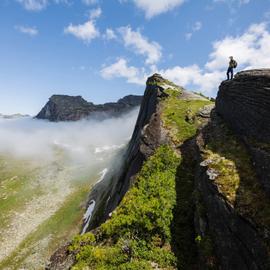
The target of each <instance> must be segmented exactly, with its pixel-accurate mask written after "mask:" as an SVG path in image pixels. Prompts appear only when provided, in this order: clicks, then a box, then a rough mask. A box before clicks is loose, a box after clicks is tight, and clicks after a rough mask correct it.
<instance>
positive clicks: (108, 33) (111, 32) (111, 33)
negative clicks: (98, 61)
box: [103, 28, 117, 40]
mask: <svg viewBox="0 0 270 270" xmlns="http://www.w3.org/2000/svg"><path fill="white" fill-rule="evenodd" d="M103 37H104V38H105V39H107V40H112V39H117V36H116V34H115V32H114V30H113V29H111V28H107V29H106V31H105V33H104V35H103Z"/></svg>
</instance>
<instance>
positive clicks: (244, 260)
mask: <svg viewBox="0 0 270 270" xmlns="http://www.w3.org/2000/svg"><path fill="white" fill-rule="evenodd" d="M269 75H270V70H263V72H261V71H260V70H256V71H245V72H242V73H240V74H238V75H236V77H235V79H234V80H231V81H226V82H223V83H222V84H221V86H220V89H219V94H218V97H217V100H216V104H214V103H213V102H212V101H210V100H208V99H206V98H202V97H200V96H199V95H198V96H194V95H192V97H190V96H189V95H186V91H185V90H184V89H183V88H182V87H179V86H176V85H175V84H173V83H171V82H169V81H168V80H166V79H163V78H162V77H161V76H160V75H158V74H154V75H153V76H151V77H150V78H149V79H148V80H147V85H146V90H145V94H144V99H143V101H142V105H141V109H140V113H139V116H138V120H137V124H136V126H135V129H134V133H133V136H132V138H131V141H130V143H129V145H128V147H127V149H126V151H125V153H124V154H123V161H122V162H121V164H120V165H119V166H118V168H117V169H116V170H114V171H111V172H110V173H108V174H107V175H106V176H105V178H104V179H103V181H102V182H101V183H99V184H98V185H96V186H95V187H94V188H93V189H92V191H91V192H90V195H89V204H91V202H93V201H94V202H95V208H94V210H93V212H92V218H91V220H90V222H89V226H88V229H87V230H86V231H88V233H86V234H84V235H81V236H76V237H75V238H74V239H73V240H72V241H71V242H70V243H68V244H67V245H66V246H63V247H62V248H60V249H59V250H58V251H56V253H55V254H53V255H52V257H51V263H50V264H49V265H48V267H47V269H51V270H53V269H57V270H60V269H70V268H71V267H74V269H85V268H87V267H88V268H90V269H115V270H116V269H134V270H139V269H147V270H150V269H168V270H169V269H170V270H171V269H224V270H227V269H228V270H230V269H243V270H250V269H256V270H257V269H258V270H259V269H260V270H267V269H269V268H270V256H269V250H270V244H269V243H270V239H269V235H270V221H269V217H270V212H269V211H270V210H269V209H270V200H269V196H268V195H267V188H268V181H267V180H268V179H267V177H266V178H263V177H262V174H261V170H262V168H263V169H265V171H267V169H268V167H267V166H266V167H265V165H264V166H263V164H264V163H265V162H266V163H267V157H268V153H269V152H267V151H268V150H269V147H268V144H267V143H268V141H266V142H265V141H264V145H263V146H262V145H261V143H260V140H258V141H256V143H259V146H258V145H257V144H255V146H256V147H257V148H256V149H257V150H258V151H260V153H262V154H261V155H258V151H257V152H256V151H255V152H254V141H250V140H246V137H249V136H250V135H252V136H251V137H253V138H254V134H255V137H256V133H259V132H260V131H259V130H257V129H256V127H254V128H253V129H249V128H252V126H249V125H247V126H246V127H248V128H244V131H243V127H245V125H246V124H248V123H250V122H249V120H250V117H244V118H243V119H242V118H241V117H242V116H241V114H245V112H246V114H247V115H248V113H249V110H252V111H253V112H254V113H253V114H254V119H257V120H256V121H259V120H261V119H262V118H263V119H268V116H270V110H269V107H268V106H267V102H268V101H266V103H265V107H264V109H265V110H264V114H261V113H260V112H261V109H262V108H261V107H262V106H261V105H260V102H255V101H258V99H260V100H263V97H264V98H267V96H268V94H269V93H270V91H269V90H270V76H269ZM254 76H255V78H254ZM241 78H245V79H244V81H242V79H241ZM250 87H251V88H250ZM251 90H252V91H251ZM241 96H242V100H243V101H246V102H248V101H253V102H251V104H253V107H249V106H241V107H240V105H241V98H240V97H241ZM238 97H239V99H237V98H238ZM232 104H233V105H232ZM247 104H249V103H247ZM254 104H255V105H254ZM214 105H215V106H214ZM231 106H234V107H233V108H234V110H231V108H232V107H231ZM237 110H238V111H237ZM265 114H266V115H265ZM252 121H253V120H252ZM269 124H270V123H269V122H267V121H266V122H265V125H266V126H267V127H266V130H267V129H268V128H269ZM239 128H240V129H241V132H239ZM258 138H261V137H260V136H259V134H258ZM266 150H267V151H266ZM254 161H255V162H254ZM84 225H85V224H84ZM100 254H101V255H100Z"/></svg>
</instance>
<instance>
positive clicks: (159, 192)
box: [70, 146, 179, 270]
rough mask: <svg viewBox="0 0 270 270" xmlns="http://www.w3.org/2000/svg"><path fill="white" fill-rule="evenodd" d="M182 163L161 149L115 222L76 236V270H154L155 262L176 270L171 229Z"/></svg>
mask: <svg viewBox="0 0 270 270" xmlns="http://www.w3.org/2000/svg"><path fill="white" fill-rule="evenodd" d="M178 164H179V157H177V156H176V155H175V154H174V152H173V150H172V149H171V148H170V147H168V146H161V147H160V148H159V149H158V150H157V151H156V153H155V154H154V155H153V156H152V157H151V158H149V160H147V161H146V162H145V164H144V166H143V168H142V170H141V171H140V173H139V175H138V176H137V180H136V182H135V184H134V186H133V187H132V188H131V189H130V190H129V191H128V193H127V194H126V196H125V197H124V199H123V200H122V202H121V204H120V205H119V207H118V208H117V210H116V211H114V213H113V215H112V217H111V219H110V220H108V221H107V222H106V223H104V224H103V225H101V227H100V228H99V232H98V234H97V236H94V235H93V234H92V233H88V234H86V235H83V236H77V237H76V238H75V239H74V241H73V243H72V245H71V246H70V251H72V252H74V253H75V254H76V260H77V262H76V264H75V266H74V267H73V270H75V269H84V267H86V266H89V267H90V269H110V270H113V269H115V270H116V269H132V270H135V269H138V270H141V269H152V268H151V263H152V264H155V265H157V266H159V267H162V268H164V269H174V268H175V266H176V259H175V256H174V254H173V253H172V251H171V248H170V241H171V231H170V224H171V221H172V219H173V213H172V210H173V207H174V205H175V202H176V193H175V174H176V168H177V166H178Z"/></svg>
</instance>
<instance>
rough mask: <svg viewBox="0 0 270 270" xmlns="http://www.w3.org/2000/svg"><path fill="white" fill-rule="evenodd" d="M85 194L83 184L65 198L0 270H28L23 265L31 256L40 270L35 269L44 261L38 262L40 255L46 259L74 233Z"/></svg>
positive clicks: (78, 224) (76, 230) (79, 220)
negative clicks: (23, 268) (36, 260)
mask: <svg viewBox="0 0 270 270" xmlns="http://www.w3.org/2000/svg"><path fill="white" fill-rule="evenodd" d="M88 192H89V186H88V185H86V184H85V185H84V186H83V187H81V188H80V189H78V190H77V191H75V192H73V193H72V194H71V195H70V196H68V197H67V199H66V201H65V202H64V203H63V205H62V206H61V208H60V209H59V210H58V211H57V212H56V213H55V214H54V215H53V216H51V217H50V218H49V219H47V220H46V221H45V222H43V223H42V224H41V225H40V226H39V227H38V228H37V229H36V230H35V231H34V232H33V233H31V234H30V235H28V237H27V238H26V239H25V240H24V241H23V242H22V243H21V244H20V245H19V246H18V247H17V248H16V250H15V251H14V252H13V253H12V254H11V255H10V256H9V257H8V258H6V259H5V260H4V261H2V262H1V263H0V269H6V268H7V267H8V269H18V268H21V267H22V266H23V265H24V264H25V265H26V269H28V267H27V262H26V261H27V260H28V258H31V256H32V255H34V254H35V252H37V254H38V257H39V258H38V260H40V261H39V262H38V264H37V265H39V266H40V267H37V268H35V269H43V268H44V263H45V260H42V258H40V257H41V253H42V255H43V257H44V258H49V256H50V255H51V254H52V253H53V252H54V250H55V249H56V248H57V247H58V246H59V245H60V244H63V243H64V242H65V241H67V240H68V239H70V238H71V237H72V236H73V235H74V234H76V233H78V230H79V227H80V223H81V216H82V214H83V207H82V206H81V205H82V202H83V201H84V200H85V198H86V196H87V193H88ZM43 241H45V242H46V244H45V246H44V247H43V246H42V242H43ZM39 243H40V244H41V246H40V245H39ZM33 258H35V256H33ZM31 263H33V262H31ZM31 263H30V264H31ZM42 264H43V267H42Z"/></svg>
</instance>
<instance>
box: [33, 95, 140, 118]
mask: <svg viewBox="0 0 270 270" xmlns="http://www.w3.org/2000/svg"><path fill="white" fill-rule="evenodd" d="M141 101H142V96H135V95H129V96H125V97H124V98H122V99H119V100H118V101H117V102H110V103H105V104H102V105H95V104H94V103H92V102H87V101H86V100H85V99H83V98H82V97H81V96H67V95H53V96H52V97H51V98H50V99H49V101H48V102H47V104H46V105H45V106H44V107H43V109H42V110H41V111H40V112H39V113H38V114H37V116H36V118H37V119H46V120H49V121H53V122H57V121H77V120H80V119H83V118H88V117H90V116H94V115H95V114H99V116H100V115H102V117H108V116H110V117H111V116H119V115H121V114H122V113H125V112H128V111H130V110H131V109H133V108H135V107H138V106H140V104H141Z"/></svg>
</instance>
